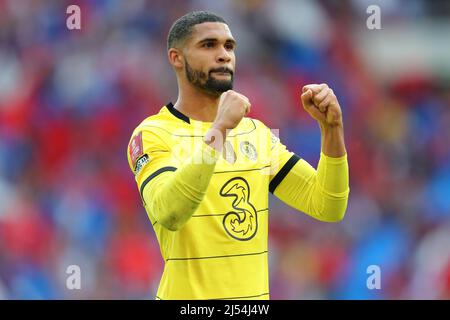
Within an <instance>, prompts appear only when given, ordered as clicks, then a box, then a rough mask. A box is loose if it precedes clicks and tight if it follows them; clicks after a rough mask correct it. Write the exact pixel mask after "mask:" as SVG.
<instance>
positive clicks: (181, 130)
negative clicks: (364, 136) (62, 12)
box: [127, 11, 349, 300]
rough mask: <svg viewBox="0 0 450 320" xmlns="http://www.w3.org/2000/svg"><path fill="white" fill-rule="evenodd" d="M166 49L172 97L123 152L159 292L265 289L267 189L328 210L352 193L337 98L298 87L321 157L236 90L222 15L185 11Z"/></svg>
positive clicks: (328, 217) (227, 295)
mask: <svg viewBox="0 0 450 320" xmlns="http://www.w3.org/2000/svg"><path fill="white" fill-rule="evenodd" d="M167 45H168V51H167V55H168V60H169V63H170V64H171V66H172V68H173V70H174V72H175V74H176V78H177V84H178V98H177V100H176V101H175V102H174V103H172V102H169V103H167V104H166V105H165V106H163V107H162V108H161V109H160V111H159V113H157V114H155V115H152V116H149V117H148V118H146V119H144V120H143V121H142V122H141V123H140V124H139V125H138V126H137V127H136V128H135V130H134V132H133V133H132V135H131V138H130V141H129V144H128V148H127V158H128V163H129V166H130V168H131V170H132V171H133V174H134V176H135V180H136V183H137V188H138V190H139V193H140V195H141V198H142V203H143V206H144V208H145V210H146V212H147V215H148V218H149V219H150V221H151V223H152V225H153V229H154V232H155V234H156V237H157V239H158V242H159V246H160V250H161V254H162V257H163V259H164V261H165V264H164V271H163V274H162V278H161V281H160V284H159V288H158V292H157V294H156V299H183V300H184V299H188V300H190V299H269V298H270V290H269V270H268V254H269V252H268V215H269V212H268V207H269V203H268V202H269V192H270V193H272V194H273V195H275V196H276V197H278V198H279V199H281V200H282V201H283V202H285V203H286V204H287V205H289V206H291V207H293V208H295V209H297V210H298V211H300V212H303V213H305V214H307V215H310V216H311V217H313V218H315V219H318V220H320V221H325V222H338V221H340V220H341V219H342V218H343V217H344V214H345V211H346V208H347V201H348V195H349V174H348V163H347V153H346V149H345V144H344V132H343V121H342V112H341V108H340V106H339V102H338V100H337V98H336V96H335V95H334V93H333V90H332V89H330V88H329V87H328V86H327V85H326V84H310V85H306V86H304V87H303V88H301V90H300V89H299V91H300V92H299V95H300V96H301V99H300V100H301V103H302V105H303V108H304V109H305V111H306V112H307V113H308V114H309V115H310V116H311V117H312V118H313V119H315V120H316V121H317V122H318V124H319V127H320V131H321V141H322V142H321V152H320V159H319V163H318V165H317V168H313V167H312V166H311V165H310V164H309V163H307V162H306V161H305V160H303V159H302V158H301V157H300V156H298V155H296V154H294V153H293V152H290V151H289V150H287V148H286V147H285V145H283V143H282V142H281V141H280V140H279V139H278V137H276V136H275V135H274V134H272V132H271V131H270V129H269V128H268V127H267V126H266V125H264V123H262V122H261V121H259V120H257V119H253V118H250V117H247V116H246V115H247V114H248V113H249V111H250V108H251V102H250V101H249V99H248V98H247V97H246V96H245V95H243V94H242V93H240V92H238V91H235V90H233V78H234V73H235V71H236V69H235V64H236V57H235V49H236V41H235V39H234V38H233V35H232V33H231V31H230V29H229V26H228V25H227V23H226V22H225V20H224V19H223V18H221V17H219V16H217V15H215V14H213V13H209V12H205V11H199V12H191V13H188V14H186V15H184V16H183V17H181V18H179V19H178V20H177V21H176V22H175V23H174V24H173V25H172V27H171V29H170V31H169V35H168V39H167Z"/></svg>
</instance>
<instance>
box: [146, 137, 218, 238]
mask: <svg viewBox="0 0 450 320" xmlns="http://www.w3.org/2000/svg"><path fill="white" fill-rule="evenodd" d="M217 159H218V155H217V154H215V153H214V152H213V151H212V149H211V148H210V147H208V146H207V145H206V144H204V143H202V146H199V148H198V149H197V150H196V151H195V152H194V154H193V155H192V156H191V157H190V158H189V159H187V160H186V161H185V162H184V163H183V164H182V165H181V166H179V167H178V168H177V170H176V171H175V172H168V173H164V174H161V175H159V176H157V177H156V178H155V179H153V180H152V181H151V182H150V183H149V184H148V185H147V186H146V188H145V189H144V192H143V199H144V202H145V203H146V206H147V209H148V211H149V212H150V213H151V214H152V215H153V216H154V218H155V219H156V221H158V223H160V224H161V225H162V226H164V227H165V228H167V229H169V230H172V231H176V230H179V229H180V228H181V227H182V226H183V225H184V224H185V223H186V222H187V221H188V220H189V219H190V217H191V216H192V214H193V213H194V212H195V210H196V209H197V208H198V206H199V204H200V202H201V201H202V200H203V197H204V195H205V193H206V189H207V188H208V185H209V181H210V180H211V177H212V175H213V173H214V168H215V165H216V162H217Z"/></svg>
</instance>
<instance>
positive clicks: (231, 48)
mask: <svg viewBox="0 0 450 320" xmlns="http://www.w3.org/2000/svg"><path fill="white" fill-rule="evenodd" d="M225 49H227V50H234V44H232V43H226V44H225Z"/></svg>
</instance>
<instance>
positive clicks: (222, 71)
mask: <svg viewBox="0 0 450 320" xmlns="http://www.w3.org/2000/svg"><path fill="white" fill-rule="evenodd" d="M211 73H216V74H219V75H225V74H227V75H230V76H232V75H233V71H231V70H228V69H220V70H212V71H211Z"/></svg>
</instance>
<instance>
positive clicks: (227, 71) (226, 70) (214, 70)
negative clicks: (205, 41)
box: [209, 67, 234, 75]
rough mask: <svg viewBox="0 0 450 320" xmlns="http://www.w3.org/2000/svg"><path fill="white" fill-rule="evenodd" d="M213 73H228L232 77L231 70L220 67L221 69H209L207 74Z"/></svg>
mask: <svg viewBox="0 0 450 320" xmlns="http://www.w3.org/2000/svg"><path fill="white" fill-rule="evenodd" d="M213 72H222V73H229V74H230V75H233V74H234V72H233V70H231V69H228V68H226V67H222V68H216V69H211V70H210V71H209V74H211V73H213Z"/></svg>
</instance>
